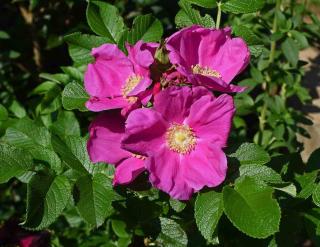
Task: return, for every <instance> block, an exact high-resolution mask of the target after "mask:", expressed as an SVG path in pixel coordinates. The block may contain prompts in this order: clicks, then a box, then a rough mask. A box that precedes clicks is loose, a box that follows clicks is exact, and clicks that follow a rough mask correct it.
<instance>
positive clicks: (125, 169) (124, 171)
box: [85, 26, 250, 200]
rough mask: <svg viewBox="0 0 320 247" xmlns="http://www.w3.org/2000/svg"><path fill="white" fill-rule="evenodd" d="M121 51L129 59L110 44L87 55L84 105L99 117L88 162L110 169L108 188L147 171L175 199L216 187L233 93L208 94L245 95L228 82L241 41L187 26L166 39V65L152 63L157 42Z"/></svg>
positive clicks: (243, 53) (239, 58)
mask: <svg viewBox="0 0 320 247" xmlns="http://www.w3.org/2000/svg"><path fill="white" fill-rule="evenodd" d="M126 48H127V51H128V55H125V54H124V53H123V52H122V51H121V50H119V49H118V47H117V46H116V45H113V44H105V45H102V46H100V47H98V48H95V49H93V50H92V55H93V56H94V58H95V61H94V63H92V64H90V65H89V66H88V68H87V71H86V73H85V88H86V91H87V92H88V94H89V95H90V99H89V101H88V102H87V103H86V107H87V108H88V109H89V110H91V111H97V112H100V111H103V112H102V113H100V115H98V116H97V118H96V119H95V120H94V121H93V122H92V123H91V125H90V127H89V131H90V137H89V140H88V145H87V148H88V152H89V156H90V158H91V160H92V161H93V162H106V163H110V164H114V165H115V175H114V185H117V184H128V183H130V182H132V181H133V180H134V179H135V178H136V177H137V176H138V175H139V174H141V173H142V172H144V171H148V173H149V180H150V182H151V183H152V185H153V186H155V187H157V188H159V189H160V190H162V191H165V192H167V193H168V194H170V196H171V197H173V198H176V199H180V200H188V199H189V198H190V197H191V196H192V194H193V193H194V192H196V191H199V190H201V189H202V188H203V187H204V186H208V187H215V186H218V185H219V184H221V183H222V182H223V181H224V179H225V176H226V171H227V159H226V155H225V154H224V151H223V148H224V147H226V144H227V139H228V135H229V132H230V129H231V124H232V118H233V115H234V112H235V107H234V103H233V98H232V96H230V95H228V94H220V96H218V97H216V96H214V94H213V92H212V91H216V92H222V93H235V92H241V91H243V90H244V88H242V87H239V86H236V85H233V84H231V81H232V80H233V79H234V77H235V76H237V75H238V74H239V73H241V72H242V71H243V70H244V68H245V67H246V66H247V65H248V63H249V59H250V53H249V50H248V47H247V45H246V44H245V42H244V41H243V40H242V39H241V38H231V29H230V28H225V29H222V30H216V29H208V28H202V27H199V26H191V27H188V28H185V29H182V30H180V31H179V32H176V33H175V34H173V35H172V36H171V37H169V38H168V39H166V42H165V47H164V49H165V50H166V52H167V54H168V58H169V61H170V64H169V65H168V66H160V65H159V62H158V61H157V60H156V59H155V54H156V51H157V50H160V45H159V44H156V43H144V42H142V41H139V42H138V43H136V44H135V45H134V46H131V45H127V46H126ZM164 49H163V48H161V50H164ZM160 67H161V68H160ZM163 68H165V69H163ZM107 110H108V111H107Z"/></svg>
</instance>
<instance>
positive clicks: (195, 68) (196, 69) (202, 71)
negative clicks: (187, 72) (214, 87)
mask: <svg viewBox="0 0 320 247" xmlns="http://www.w3.org/2000/svg"><path fill="white" fill-rule="evenodd" d="M191 69H192V72H193V74H198V75H204V76H213V77H216V78H221V74H220V73H219V72H218V71H216V70H214V69H211V68H209V67H208V66H205V67H202V66H200V64H197V65H192V66H191Z"/></svg>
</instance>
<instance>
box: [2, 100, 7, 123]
mask: <svg viewBox="0 0 320 247" xmlns="http://www.w3.org/2000/svg"><path fill="white" fill-rule="evenodd" d="M7 119H8V111H7V109H6V108H5V107H4V106H3V105H1V104H0V121H4V120H7Z"/></svg>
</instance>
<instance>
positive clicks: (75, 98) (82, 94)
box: [62, 82, 89, 111]
mask: <svg viewBox="0 0 320 247" xmlns="http://www.w3.org/2000/svg"><path fill="white" fill-rule="evenodd" d="M88 99H89V96H88V94H87V93H86V91H85V90H84V88H83V87H82V86H81V85H80V84H79V83H76V82H72V83H69V84H68V85H67V86H66V87H65V88H64V90H63V92H62V105H63V107H64V108H65V109H67V110H75V109H78V110H80V111H87V108H86V107H85V103H86V102H87V100H88Z"/></svg>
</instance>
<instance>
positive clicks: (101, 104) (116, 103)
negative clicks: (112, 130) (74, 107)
mask: <svg viewBox="0 0 320 247" xmlns="http://www.w3.org/2000/svg"><path fill="white" fill-rule="evenodd" d="M130 105H131V103H129V102H128V100H126V99H125V98H123V97H122V96H120V97H116V98H111V99H110V98H98V97H93V98H90V99H89V100H88V101H87V102H86V107H87V109H88V110H90V111H94V112H99V111H105V110H112V109H120V108H124V107H129V106H130Z"/></svg>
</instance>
